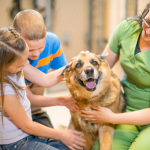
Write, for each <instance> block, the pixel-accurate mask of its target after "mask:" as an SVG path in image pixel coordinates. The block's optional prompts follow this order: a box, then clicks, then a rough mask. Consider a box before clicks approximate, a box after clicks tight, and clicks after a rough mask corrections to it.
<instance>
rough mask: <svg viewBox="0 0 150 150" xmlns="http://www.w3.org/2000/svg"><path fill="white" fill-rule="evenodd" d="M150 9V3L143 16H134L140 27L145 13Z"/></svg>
mask: <svg viewBox="0 0 150 150" xmlns="http://www.w3.org/2000/svg"><path fill="white" fill-rule="evenodd" d="M149 8H150V2H149V3H148V4H147V5H146V7H145V9H144V10H143V12H142V14H139V15H136V16H134V19H135V20H137V21H138V23H139V24H140V25H142V21H143V15H144V13H145V12H146V11H147V10H148V9H149Z"/></svg>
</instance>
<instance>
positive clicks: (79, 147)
mask: <svg viewBox="0 0 150 150" xmlns="http://www.w3.org/2000/svg"><path fill="white" fill-rule="evenodd" d="M80 134H81V132H78V131H75V130H62V134H61V137H60V141H62V143H63V144H65V145H66V146H67V147H68V148H69V149H70V150H83V147H85V145H86V144H85V143H86V140H85V139H83V138H80V137H79V135H80Z"/></svg>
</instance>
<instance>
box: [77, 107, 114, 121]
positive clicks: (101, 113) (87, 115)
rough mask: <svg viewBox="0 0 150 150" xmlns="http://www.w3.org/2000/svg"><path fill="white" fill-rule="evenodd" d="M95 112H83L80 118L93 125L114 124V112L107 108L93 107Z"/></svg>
mask: <svg viewBox="0 0 150 150" xmlns="http://www.w3.org/2000/svg"><path fill="white" fill-rule="evenodd" d="M91 107H92V108H93V110H81V114H80V116H81V117H83V118H84V120H86V121H90V122H91V123H100V122H109V123H112V121H111V120H113V119H112V118H113V114H114V113H113V112H112V111H111V110H110V109H109V108H106V107H95V106H91Z"/></svg>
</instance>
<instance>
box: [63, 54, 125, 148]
mask: <svg viewBox="0 0 150 150" xmlns="http://www.w3.org/2000/svg"><path fill="white" fill-rule="evenodd" d="M105 57H106V56H102V55H99V56H97V55H95V54H92V53H81V54H79V55H78V56H77V57H76V58H75V59H74V60H73V62H71V63H70V64H69V65H67V66H66V68H65V69H64V70H63V72H62V75H64V78H65V81H66V85H67V87H68V88H69V90H70V92H71V94H72V96H73V98H74V99H75V101H76V103H77V104H78V105H79V106H80V108H81V109H84V110H92V107H91V106H96V107H99V106H103V107H107V108H109V109H111V110H112V111H113V112H115V113H120V112H122V111H123V110H124V109H125V100H124V96H123V95H122V92H121V84H120V80H119V79H118V77H117V76H116V75H115V74H114V73H113V71H112V70H110V68H109V65H108V63H107V62H106V60H105ZM80 113H81V112H80V110H78V111H77V112H76V113H72V112H71V121H70V125H69V129H75V130H78V131H81V132H82V133H81V137H82V138H84V139H86V147H85V148H84V150H91V149H92V147H93V145H94V142H95V140H96V139H97V138H98V139H99V143H100V150H111V143H112V139H113V134H114V125H113V124H110V123H103V122H100V123H98V124H94V123H91V122H88V121H85V120H84V118H82V117H81V116H80Z"/></svg>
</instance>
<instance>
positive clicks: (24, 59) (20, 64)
mask: <svg viewBox="0 0 150 150" xmlns="http://www.w3.org/2000/svg"><path fill="white" fill-rule="evenodd" d="M28 55H29V48H28V46H26V49H25V51H24V53H23V54H22V56H21V57H19V58H18V59H17V60H16V61H14V62H13V63H12V64H11V65H10V66H9V67H8V68H7V69H6V70H7V71H8V72H10V73H18V72H20V71H22V69H23V68H24V67H25V66H27V65H28V64H29V61H28Z"/></svg>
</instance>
